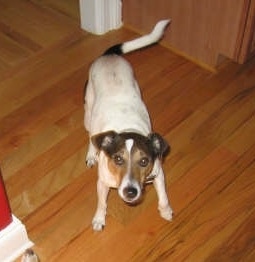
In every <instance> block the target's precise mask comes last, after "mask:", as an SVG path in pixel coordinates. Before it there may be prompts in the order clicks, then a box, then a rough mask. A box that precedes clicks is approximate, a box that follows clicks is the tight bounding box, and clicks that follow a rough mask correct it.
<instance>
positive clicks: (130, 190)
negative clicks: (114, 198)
mask: <svg viewBox="0 0 255 262" xmlns="http://www.w3.org/2000/svg"><path fill="white" fill-rule="evenodd" d="M137 194H138V190H137V189H136V188H135V187H126V188H124V195H125V197H126V198H128V199H133V198H135V197H136V196H137Z"/></svg>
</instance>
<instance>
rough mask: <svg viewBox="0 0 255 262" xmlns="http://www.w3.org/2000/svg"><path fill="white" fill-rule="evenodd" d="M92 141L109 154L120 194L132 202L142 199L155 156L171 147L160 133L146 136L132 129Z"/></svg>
mask: <svg viewBox="0 0 255 262" xmlns="http://www.w3.org/2000/svg"><path fill="white" fill-rule="evenodd" d="M91 140H92V142H93V144H94V145H95V146H96V147H97V148H98V150H99V151H101V150H102V151H103V152H104V154H105V156H106V157H107V165H108V166H107V169H108V171H109V172H110V173H111V175H112V176H113V177H114V179H115V180H116V184H117V185H118V193H119V195H120V197H121V198H122V199H123V200H124V201H125V202H127V203H130V204H135V203H137V202H138V201H139V200H140V198H141V196H142V189H143V185H144V183H145V182H146V179H147V178H148V176H149V175H150V174H151V171H152V168H153V165H154V161H155V159H157V158H160V157H162V155H163V154H164V153H165V152H166V151H167V150H168V148H169V146H168V144H167V142H166V141H165V140H164V139H163V138H162V137H161V136H160V135H158V134H156V133H152V134H150V135H149V136H148V137H146V136H143V135H140V134H137V133H132V132H127V133H116V132H114V131H108V132H104V133H100V134H98V135H95V136H93V137H92V138H91Z"/></svg>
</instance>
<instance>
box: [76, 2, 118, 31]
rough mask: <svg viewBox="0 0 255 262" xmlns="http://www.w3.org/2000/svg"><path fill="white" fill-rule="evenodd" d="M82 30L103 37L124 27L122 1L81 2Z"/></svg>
mask: <svg viewBox="0 0 255 262" xmlns="http://www.w3.org/2000/svg"><path fill="white" fill-rule="evenodd" d="M79 7H80V20H81V28H82V29H84V30H85V31H87V32H90V33H93V34H96V35H102V34H105V33H107V32H108V31H110V30H113V29H118V28H120V27H121V26H122V2H121V0H80V1H79Z"/></svg>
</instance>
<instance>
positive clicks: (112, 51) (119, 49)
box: [103, 44, 123, 55]
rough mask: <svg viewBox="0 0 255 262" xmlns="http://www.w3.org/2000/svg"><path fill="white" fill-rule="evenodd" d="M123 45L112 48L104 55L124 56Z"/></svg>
mask: <svg viewBox="0 0 255 262" xmlns="http://www.w3.org/2000/svg"><path fill="white" fill-rule="evenodd" d="M122 54H123V51H122V44H117V45H114V46H112V47H110V48H108V49H107V50H106V51H105V52H104V54H103V55H122Z"/></svg>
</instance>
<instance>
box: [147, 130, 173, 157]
mask: <svg viewBox="0 0 255 262" xmlns="http://www.w3.org/2000/svg"><path fill="white" fill-rule="evenodd" d="M149 140H150V145H151V148H152V151H153V153H154V155H155V156H156V157H162V156H164V155H166V154H167V153H168V152H169V151H170V146H169V144H168V142H167V141H166V140H165V139H164V138H163V137H162V136H161V135H159V134H157V133H151V134H150V135H149Z"/></svg>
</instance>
